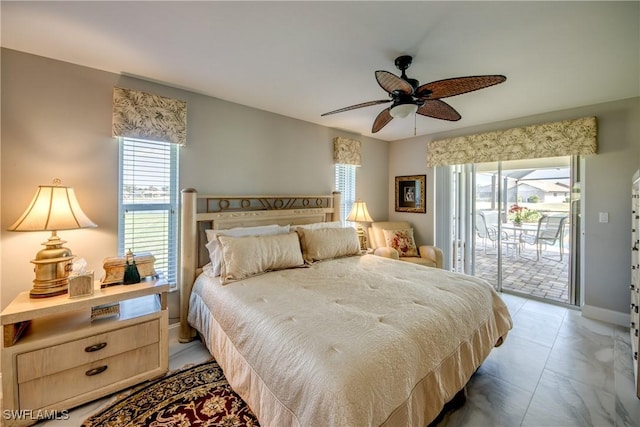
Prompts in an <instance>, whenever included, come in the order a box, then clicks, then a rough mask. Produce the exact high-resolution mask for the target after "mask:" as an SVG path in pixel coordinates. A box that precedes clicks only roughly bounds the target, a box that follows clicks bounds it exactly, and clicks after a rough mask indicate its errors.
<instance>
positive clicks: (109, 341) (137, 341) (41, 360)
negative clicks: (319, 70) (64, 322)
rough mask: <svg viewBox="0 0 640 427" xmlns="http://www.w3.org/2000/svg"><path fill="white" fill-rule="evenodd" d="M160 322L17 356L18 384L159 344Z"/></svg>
mask: <svg viewBox="0 0 640 427" xmlns="http://www.w3.org/2000/svg"><path fill="white" fill-rule="evenodd" d="M159 335H160V324H159V320H157V319H155V320H152V321H149V322H145V323H140V324H138V325H134V326H129V327H127V328H123V329H118V330H114V331H110V332H106V333H103V334H99V335H95V336H91V337H87V338H83V339H79V340H76V341H70V342H67V343H64V344H60V345H56V346H53V347H48V348H43V349H40V350H35V351H31V352H28V353H23V354H19V355H18V356H17V375H18V383H19V384H22V383H25V382H28V381H32V380H34V379H36V378H40V377H44V376H47V375H52V374H55V373H57V372H63V371H66V370H68V369H71V368H75V367H78V366H84V365H86V364H88V363H91V362H95V361H98V360H101V359H105V358H108V357H111V356H114V355H117V354H121V353H125V352H128V351H131V350H135V349H137V348H142V347H145V346H148V345H149V344H153V343H157V342H158V341H159V339H160V336H159Z"/></svg>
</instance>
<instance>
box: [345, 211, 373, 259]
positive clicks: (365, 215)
mask: <svg viewBox="0 0 640 427" xmlns="http://www.w3.org/2000/svg"><path fill="white" fill-rule="evenodd" d="M347 221H353V222H356V223H358V227H357V230H358V239H359V240H360V249H362V250H363V251H364V250H367V235H366V234H365V232H364V228H362V224H361V223H363V222H373V218H371V215H369V210H368V209H367V204H366V203H365V202H363V201H362V200H356V202H355V203H354V204H353V208H351V212H350V213H349V216H348V217H347Z"/></svg>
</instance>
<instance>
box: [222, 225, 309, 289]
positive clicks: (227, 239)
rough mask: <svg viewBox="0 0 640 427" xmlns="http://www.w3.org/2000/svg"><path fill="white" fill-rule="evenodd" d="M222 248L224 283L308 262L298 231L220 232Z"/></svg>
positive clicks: (299, 265)
mask: <svg viewBox="0 0 640 427" xmlns="http://www.w3.org/2000/svg"><path fill="white" fill-rule="evenodd" d="M218 241H219V242H220V247H221V248H222V259H223V262H222V268H221V273H220V279H221V280H222V284H223V285H224V284H227V283H230V282H233V281H235V280H241V279H246V278H248V277H251V276H256V275H258V274H262V273H266V272H267V271H273V270H283V269H286V268H292V267H301V266H303V265H304V260H303V259H302V252H301V251H300V242H299V241H298V235H297V234H296V233H288V234H275V235H267V236H244V237H232V236H225V235H220V236H218Z"/></svg>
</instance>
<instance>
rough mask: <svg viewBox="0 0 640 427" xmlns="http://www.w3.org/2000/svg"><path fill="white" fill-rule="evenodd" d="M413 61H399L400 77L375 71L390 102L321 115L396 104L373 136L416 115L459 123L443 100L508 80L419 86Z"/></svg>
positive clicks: (406, 57)
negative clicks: (409, 73)
mask: <svg viewBox="0 0 640 427" xmlns="http://www.w3.org/2000/svg"><path fill="white" fill-rule="evenodd" d="M412 60H413V58H412V57H411V56H409V55H403V56H399V57H397V58H396V60H395V64H396V67H397V68H398V69H399V70H400V71H402V74H401V75H400V77H398V76H396V75H395V74H393V73H390V72H388V71H381V70H378V71H376V73H375V76H376V80H377V81H378V84H379V85H380V87H381V88H382V89H384V90H386V91H387V92H388V93H389V98H391V99H380V100H378V101H369V102H363V103H362V104H356V105H352V106H350V107H345V108H340V109H338V110H334V111H329V112H328V113H324V114H322V116H328V115H330V114H336V113H342V112H344V111H349V110H355V109H357V108H363V107H369V106H372V105H378V104H384V103H387V102H393V103H392V104H391V106H390V107H388V108H385V109H384V110H382V111H381V112H380V114H378V116H377V117H376V119H375V120H374V122H373V127H372V128H371V132H372V133H376V132H378V131H379V130H380V129H382V128H383V127H385V126H386V125H387V123H389V122H390V121H391V120H392V119H393V118H394V117H398V118H405V117H407V116H409V115H410V114H414V113H417V114H420V115H423V116H428V117H433V118H435V119H442V120H449V121H454V122H455V121H457V120H460V118H461V117H460V114H458V112H457V111H456V110H455V109H453V107H451V106H450V105H449V104H447V103H446V102H444V101H441V100H440V99H441V98H447V97H449V96H455V95H460V94H463V93H467V92H472V91H474V90H478V89H484V88H485V87H489V86H493V85H497V84H498V83H502V82H504V81H505V80H506V79H507V78H506V77H505V76H503V75H499V74H497V75H487V76H468V77H454V78H451V79H444V80H437V81H435V82H431V83H427V84H424V85H422V86H419V84H420V83H419V82H418V80H416V79H410V78H409V77H407V74H406V73H405V71H406V69H407V68H409V66H410V65H411V62H412Z"/></svg>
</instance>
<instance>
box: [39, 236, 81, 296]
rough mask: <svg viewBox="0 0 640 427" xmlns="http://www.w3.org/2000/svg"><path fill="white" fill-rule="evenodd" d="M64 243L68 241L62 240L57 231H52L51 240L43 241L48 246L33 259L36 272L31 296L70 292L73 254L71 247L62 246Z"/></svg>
mask: <svg viewBox="0 0 640 427" xmlns="http://www.w3.org/2000/svg"><path fill="white" fill-rule="evenodd" d="M64 243H66V242H65V241H64V240H60V238H59V237H58V235H57V234H56V232H55V231H54V232H52V233H51V237H50V238H49V240H47V241H46V242H44V243H43V245H44V246H45V247H46V248H45V249H42V250H41V251H39V252H38V253H37V254H36V259H34V260H32V261H31V263H33V264H34V265H35V268H34V269H33V271H34V272H35V273H36V278H35V280H34V281H33V289H31V292H29V296H30V297H31V298H47V297H54V296H56V295H62V294H66V293H67V292H68V288H69V272H70V271H71V269H72V260H73V254H72V253H71V250H70V249H68V248H65V247H63V246H62V245H63V244H64Z"/></svg>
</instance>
